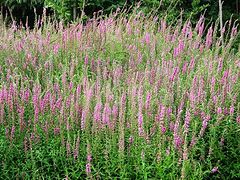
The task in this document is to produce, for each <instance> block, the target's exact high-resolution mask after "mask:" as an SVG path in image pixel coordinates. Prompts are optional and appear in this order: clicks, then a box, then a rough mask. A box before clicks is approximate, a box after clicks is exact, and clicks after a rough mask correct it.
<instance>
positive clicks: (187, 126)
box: [184, 109, 191, 134]
mask: <svg viewBox="0 0 240 180" xmlns="http://www.w3.org/2000/svg"><path fill="white" fill-rule="evenodd" d="M190 120H191V114H190V111H189V109H187V111H186V115H185V122H184V134H187V133H188V131H189V124H190Z"/></svg>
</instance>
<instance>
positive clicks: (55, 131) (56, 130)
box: [54, 127, 60, 136]
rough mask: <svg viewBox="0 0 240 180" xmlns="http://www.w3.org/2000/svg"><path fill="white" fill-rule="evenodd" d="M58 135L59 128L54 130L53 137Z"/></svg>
mask: <svg viewBox="0 0 240 180" xmlns="http://www.w3.org/2000/svg"><path fill="white" fill-rule="evenodd" d="M59 134H60V128H58V127H56V128H54V135H55V136H56V135H59Z"/></svg>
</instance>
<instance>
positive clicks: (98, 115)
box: [93, 102, 102, 122]
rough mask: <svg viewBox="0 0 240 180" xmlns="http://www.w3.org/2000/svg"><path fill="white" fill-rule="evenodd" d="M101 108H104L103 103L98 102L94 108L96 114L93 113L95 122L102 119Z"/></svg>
mask: <svg viewBox="0 0 240 180" xmlns="http://www.w3.org/2000/svg"><path fill="white" fill-rule="evenodd" d="M101 109H102V103H101V102H97V104H96V106H95V108H94V114H93V117H94V120H95V122H100V121H101Z"/></svg>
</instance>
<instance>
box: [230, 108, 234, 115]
mask: <svg viewBox="0 0 240 180" xmlns="http://www.w3.org/2000/svg"><path fill="white" fill-rule="evenodd" d="M229 114H230V115H231V116H233V114H234V106H233V105H231V107H230V109H229Z"/></svg>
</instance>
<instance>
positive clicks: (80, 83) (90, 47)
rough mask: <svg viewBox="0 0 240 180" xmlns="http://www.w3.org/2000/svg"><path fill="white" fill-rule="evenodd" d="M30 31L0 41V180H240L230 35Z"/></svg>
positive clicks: (99, 23) (123, 29)
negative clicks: (225, 37)
mask: <svg viewBox="0 0 240 180" xmlns="http://www.w3.org/2000/svg"><path fill="white" fill-rule="evenodd" d="M39 23H40V24H41V23H43V24H42V26H41V28H35V29H33V30H31V31H30V30H28V29H21V27H15V26H14V25H13V26H12V27H11V28H5V27H3V26H2V27H1V30H0V39H1V44H0V80H1V81H0V135H1V136H0V152H1V153H0V163H1V164H0V177H1V179H63V178H66V179H85V178H87V179H215V178H216V179H233V178H240V173H239V169H240V151H239V149H240V143H239V137H240V114H239V112H240V110H239V108H240V101H239V100H240V94H239V90H240V81H239V78H240V71H239V68H240V54H239V53H237V54H233V53H232V52H231V44H232V42H233V40H234V38H235V37H236V35H237V32H236V27H235V26H233V28H232V29H230V28H228V24H226V27H225V29H226V31H225V36H227V37H230V38H228V40H227V39H224V45H222V41H221V39H220V38H217V37H216V34H217V31H218V27H217V25H216V26H210V27H208V28H205V26H204V18H203V17H202V18H201V19H200V20H199V22H198V23H197V25H196V27H192V25H191V22H189V21H187V22H186V23H182V22H180V21H179V23H178V24H176V25H171V26H170V25H167V24H166V23H165V21H164V20H163V19H162V20H158V19H157V18H154V17H151V16H150V15H149V16H143V15H142V14H141V13H138V14H134V13H133V15H131V16H129V17H128V18H127V17H126V16H125V15H124V14H112V15H110V16H109V17H107V18H102V17H96V18H94V19H92V20H90V21H89V22H88V23H87V24H86V25H83V24H81V23H80V24H72V25H70V26H69V27H64V26H63V25H62V24H61V22H60V23H56V22H50V21H49V22H48V21H46V20H44V19H43V20H42V21H39ZM37 27H39V25H37ZM229 27H232V26H230V25H229ZM204 33H206V34H207V35H206V38H203V36H202V35H203V34H204Z"/></svg>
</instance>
